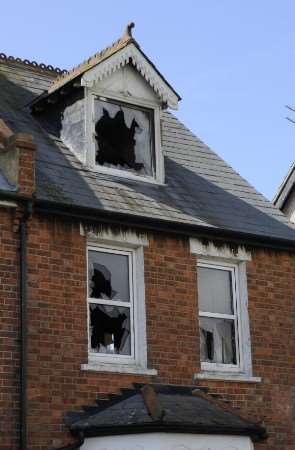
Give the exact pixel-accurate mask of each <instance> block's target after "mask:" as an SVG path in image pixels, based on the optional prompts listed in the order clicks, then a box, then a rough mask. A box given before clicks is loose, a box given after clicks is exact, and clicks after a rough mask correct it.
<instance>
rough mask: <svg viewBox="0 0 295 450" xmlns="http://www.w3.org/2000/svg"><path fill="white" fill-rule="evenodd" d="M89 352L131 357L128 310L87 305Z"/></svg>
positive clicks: (92, 304)
mask: <svg viewBox="0 0 295 450" xmlns="http://www.w3.org/2000/svg"><path fill="white" fill-rule="evenodd" d="M89 317H90V320H89V335H90V343H91V351H92V352H94V353H107V354H117V355H131V335H130V309H129V308H124V307H118V306H109V305H97V304H94V303H90V304H89Z"/></svg>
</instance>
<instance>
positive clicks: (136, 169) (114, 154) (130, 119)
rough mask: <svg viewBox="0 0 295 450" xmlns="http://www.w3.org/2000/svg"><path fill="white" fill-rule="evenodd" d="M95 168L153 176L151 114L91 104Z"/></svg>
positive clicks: (133, 109)
mask: <svg viewBox="0 0 295 450" xmlns="http://www.w3.org/2000/svg"><path fill="white" fill-rule="evenodd" d="M94 116H95V117H94V120H95V140H96V164H98V165H101V166H104V167H113V168H115V169H121V170H128V171H131V172H133V173H136V174H138V175H149V176H153V172H154V148H153V121H152V111H151V110H148V109H144V108H141V109H139V108H136V107H132V106H127V105H126V104H118V103H115V102H105V101H102V100H98V99H96V100H95V109H94Z"/></svg>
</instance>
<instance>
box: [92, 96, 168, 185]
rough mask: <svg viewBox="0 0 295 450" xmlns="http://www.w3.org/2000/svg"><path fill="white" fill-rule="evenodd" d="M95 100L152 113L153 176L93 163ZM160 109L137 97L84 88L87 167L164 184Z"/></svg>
mask: <svg viewBox="0 0 295 450" xmlns="http://www.w3.org/2000/svg"><path fill="white" fill-rule="evenodd" d="M95 99H99V100H102V101H105V102H108V101H109V102H112V101H114V102H119V103H120V102H121V103H125V104H126V105H127V106H128V105H130V107H132V106H133V107H136V108H143V109H144V108H145V109H149V110H151V111H152V116H153V127H152V131H153V133H154V136H153V142H154V152H155V155H154V162H155V168H154V176H143V175H136V174H134V173H132V172H130V171H128V170H122V169H115V168H113V167H104V166H100V165H98V164H96V163H95V151H96V144H95V132H94V120H95V106H94V105H95ZM160 114H161V107H160V105H159V104H157V103H154V102H152V101H148V100H142V99H139V98H137V97H129V96H125V95H119V94H117V93H116V94H115V93H113V92H108V91H106V90H103V91H102V90H100V89H97V88H96V89H95V88H86V114H85V121H86V123H85V127H86V143H87V154H86V161H87V165H88V166H89V167H90V168H91V169H92V170H94V171H96V172H98V173H103V174H108V175H114V176H117V177H121V178H122V177H123V178H129V179H131V180H137V181H144V182H147V183H155V184H164V178H165V176H164V156H163V152H162V147H161V124H160Z"/></svg>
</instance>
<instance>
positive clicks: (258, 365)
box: [0, 25, 295, 450]
mask: <svg viewBox="0 0 295 450" xmlns="http://www.w3.org/2000/svg"><path fill="white" fill-rule="evenodd" d="M131 28H132V26H131V25H129V26H128V27H127V29H126V32H125V33H124V35H123V36H122V38H120V39H119V40H118V41H117V42H115V43H114V44H113V45H112V46H110V47H108V48H107V49H105V50H104V51H102V52H100V53H97V54H95V55H94V56H93V57H91V58H90V59H88V60H87V61H85V62H84V63H82V64H81V65H80V66H78V67H76V68H74V69H73V70H72V71H70V72H61V71H60V70H59V69H54V68H53V67H51V66H45V65H44V64H40V65H38V64H36V63H34V62H33V63H31V62H29V61H21V60H19V59H15V58H12V57H6V56H5V55H4V54H0V118H1V122H0V168H1V172H0V194H1V197H0V208H1V226H0V239H1V246H0V252H1V253H0V278H1V284H0V290H1V296H0V302H1V309H0V311H1V316H0V317H1V319H0V320H1V325H0V333H1V351H0V369H1V372H0V374H1V378H0V380H1V396H0V427H1V428H0V430H1V434H0V436H1V444H0V448H1V450H8V449H9V450H11V449H13V450H14V449H18V448H21V449H22V450H24V449H32V450H45V449H48V450H49V449H51V450H52V449H61V448H64V449H68V450H70V449H72V450H74V449H77V448H80V447H81V448H82V449H86V450H94V449H96V450H101V449H115V448H116V449H120V450H121V449H127V448H130V449H145V450H149V449H159V448H160V449H163V450H166V449H167V450H170V449H171V450H172V449H174V450H176V449H178V450H185V449H194V450H197V449H211V450H217V449H222V450H225V449H227V450H233V449H236V450H250V449H253V448H254V449H255V450H262V449H265V450H266V449H269V450H270V449H271V450H283V449H284V450H287V449H288V450H291V449H293V450H294V449H295V426H294V424H295V406H294V400H295V395H294V389H295V388H294V381H295V375H294V369H295V356H294V355H295V351H294V350H295V331H294V319H295V307H294V297H295V294H294V293H295V264H294V261H295V255H294V250H295V231H294V229H293V228H292V227H291V226H289V225H288V221H287V219H286V218H285V216H284V215H283V214H282V213H281V212H280V211H279V210H278V209H277V208H276V207H274V206H273V205H272V204H271V203H270V202H268V201H267V200H266V199H265V198H264V197H263V196H262V195H261V194H259V193H258V192H257V191H256V190H255V189H254V188H253V187H252V186H250V185H249V184H248V183H247V182H246V181H245V180H244V179H243V178H241V177H240V176H239V175H238V174H237V173H236V172H235V171H234V170H233V169H232V168H231V167H229V166H228V165H227V164H226V163H225V162H224V161H223V160H222V159H221V158H220V157H219V156H218V155H217V154H216V153H214V152H213V151H212V150H210V149H209V148H208V147H207V146H206V145H205V144H204V143H203V142H201V141H200V140H199V139H198V138H197V137H196V136H194V135H193V134H192V133H191V132H190V131H189V130H188V129H187V128H185V126H184V125H182V124H181V123H180V122H179V121H178V120H177V119H176V118H175V116H174V115H173V114H172V113H171V112H170V111H169V110H171V109H176V108H177V104H178V102H179V100H180V97H179V95H178V94H177V93H176V92H175V90H174V89H173V88H172V87H171V86H170V84H169V83H168V82H167V81H166V79H165V78H164V77H163V76H162V75H161V74H160V73H159V72H158V70H157V69H156V67H155V66H154V65H153V64H152V62H151V61H150V60H149V59H148V58H147V56H146V55H145V54H144V53H143V51H142V50H141V48H140V46H139V44H138V43H137V42H136V40H135V39H134V38H133V37H132V33H131Z"/></svg>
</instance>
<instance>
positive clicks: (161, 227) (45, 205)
mask: <svg viewBox="0 0 295 450" xmlns="http://www.w3.org/2000/svg"><path fill="white" fill-rule="evenodd" d="M1 198H3V199H5V200H10V201H15V202H20V203H23V204H27V203H28V202H30V201H33V204H34V210H35V211H37V212H40V213H42V214H52V215H56V216H61V217H68V218H71V219H76V220H85V221H88V222H90V221H91V222H94V223H103V224H106V225H117V226H122V225H123V226H124V225H125V226H131V227H135V228H140V229H144V230H145V231H146V230H149V231H155V232H168V233H172V234H179V235H182V236H186V237H196V238H199V239H208V240H210V239H214V240H215V241H219V242H221V243H227V244H228V243H233V244H236V245H246V246H252V247H260V248H268V249H274V250H282V251H292V252H295V238H294V240H292V239H282V238H276V237H271V236H259V235H257V234H251V233H244V232H241V231H235V230H228V229H222V228H215V227H205V226H200V225H194V224H187V223H178V222H171V221H168V220H161V219H160V220H159V219H154V218H151V217H142V216H136V215H132V214H126V213H118V212H114V211H104V210H97V209H95V208H89V207H85V206H77V205H74V204H70V203H60V202H59V203H58V202H54V201H49V200H42V199H36V198H33V199H32V198H31V197H27V196H21V195H18V194H17V192H9V191H5V190H1V189H0V199H1ZM282 226H284V224H282ZM285 226H286V227H287V225H285ZM291 229H292V228H291V227H290V230H291Z"/></svg>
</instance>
